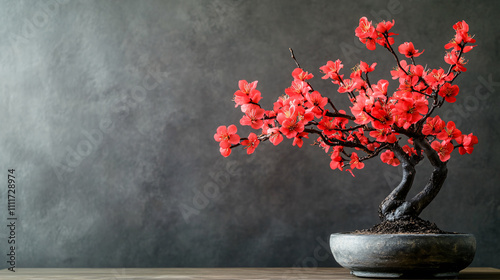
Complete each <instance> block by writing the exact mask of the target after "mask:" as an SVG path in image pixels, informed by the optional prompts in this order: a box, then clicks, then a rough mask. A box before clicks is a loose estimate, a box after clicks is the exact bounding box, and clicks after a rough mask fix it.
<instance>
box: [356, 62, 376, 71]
mask: <svg viewBox="0 0 500 280" xmlns="http://www.w3.org/2000/svg"><path fill="white" fill-rule="evenodd" d="M375 66H377V63H376V62H374V63H372V64H371V65H368V63H366V62H364V61H360V62H359V68H360V69H361V71H363V72H364V73H369V72H373V71H374V70H375Z"/></svg>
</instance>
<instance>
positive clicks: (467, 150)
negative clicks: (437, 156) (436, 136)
mask: <svg viewBox="0 0 500 280" xmlns="http://www.w3.org/2000/svg"><path fill="white" fill-rule="evenodd" d="M456 140H457V143H458V144H460V146H459V148H458V152H459V153H460V154H461V155H464V154H471V153H472V151H474V145H476V144H477V143H478V142H479V141H478V139H477V136H475V135H473V134H472V133H470V134H468V135H462V136H460V137H458V138H457V139H456Z"/></svg>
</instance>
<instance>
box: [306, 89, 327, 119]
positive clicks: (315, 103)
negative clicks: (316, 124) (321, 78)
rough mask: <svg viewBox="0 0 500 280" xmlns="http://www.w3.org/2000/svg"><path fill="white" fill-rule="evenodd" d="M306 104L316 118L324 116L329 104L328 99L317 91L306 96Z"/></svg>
mask: <svg viewBox="0 0 500 280" xmlns="http://www.w3.org/2000/svg"><path fill="white" fill-rule="evenodd" d="M306 100H307V101H306V103H305V104H304V106H306V107H308V108H309V109H310V110H311V112H312V113H314V116H315V117H317V118H320V117H321V116H322V115H323V109H324V108H325V106H326V104H328V98H326V97H323V96H321V94H320V93H319V92H317V91H313V92H311V93H309V94H306Z"/></svg>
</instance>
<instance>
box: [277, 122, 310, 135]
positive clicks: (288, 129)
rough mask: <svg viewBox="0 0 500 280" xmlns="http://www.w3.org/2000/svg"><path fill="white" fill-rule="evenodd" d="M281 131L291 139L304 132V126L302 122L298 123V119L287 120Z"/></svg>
mask: <svg viewBox="0 0 500 280" xmlns="http://www.w3.org/2000/svg"><path fill="white" fill-rule="evenodd" d="M280 131H281V133H283V134H284V135H285V136H286V137H287V138H288V139H291V138H294V137H295V136H297V134H299V133H301V132H302V131H304V124H303V123H302V122H298V121H297V119H292V118H290V119H285V120H284V121H283V123H282V124H281V127H280Z"/></svg>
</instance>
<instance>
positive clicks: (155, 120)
mask: <svg viewBox="0 0 500 280" xmlns="http://www.w3.org/2000/svg"><path fill="white" fill-rule="evenodd" d="M351 2H353V1H351ZM499 12H500V9H499V2H498V1H474V2H469V1H453V2H451V1H446V2H445V1H441V2H435V1H425V2H420V1H418V2H417V1H411V2H404V3H403V2H399V1H394V0H392V1H377V2H376V3H375V2H374V1H357V2H355V3H347V1H345V2H339V1H309V2H307V1H272V2H271V1H61V0H52V1H1V2H0V34H1V38H2V40H1V41H0V86H1V100H0V118H1V119H2V122H1V124H0V127H1V129H0V155H1V157H0V167H1V169H0V176H1V177H2V178H6V177H7V169H8V168H15V169H16V171H15V172H16V177H17V188H16V190H17V192H16V213H15V214H16V217H17V218H18V220H17V224H16V225H17V227H16V245H17V247H16V256H17V266H18V267H173V266H181V267H183V266H197V267H198V266H199V267H209V266H315V265H320V266H334V265H336V264H335V262H334V260H333V258H332V257H327V256H326V255H325V254H326V253H327V251H326V249H325V244H326V242H327V240H328V236H329V234H330V233H332V232H339V231H349V230H354V229H360V228H366V227H369V226H371V225H373V224H375V223H376V222H377V214H376V211H377V206H378V203H379V202H380V201H381V200H382V199H383V197H384V196H385V195H387V193H388V192H389V191H390V188H391V186H393V184H394V183H395V182H396V181H397V180H398V176H400V175H399V169H398V168H391V167H390V166H387V165H385V164H383V163H381V162H380V161H379V160H377V159H375V160H372V161H371V162H367V164H366V168H365V170H363V171H360V172H356V174H357V176H356V178H352V177H351V175H349V174H348V173H341V172H338V171H332V170H330V168H329V158H328V156H326V155H325V154H324V153H323V152H322V151H320V150H319V149H317V148H315V147H310V146H309V145H305V146H304V148H302V149H298V148H297V147H292V146H291V141H286V140H285V143H283V144H281V145H280V146H278V147H274V146H272V145H270V144H269V143H264V144H261V146H259V148H258V149H257V151H256V152H255V153H254V154H253V155H251V156H247V155H246V154H245V153H244V151H242V150H238V151H234V152H233V154H232V155H231V156H230V157H229V158H227V159H224V158H222V157H221V156H220V154H219V152H218V146H217V143H215V142H214V140H213V134H214V133H215V129H216V128H217V126H218V125H221V124H225V125H228V124H231V123H238V121H239V118H240V116H241V112H240V111H239V109H235V108H234V105H233V102H232V101H231V98H232V94H233V93H234V91H235V90H236V89H237V82H238V80H240V79H246V80H248V81H253V80H259V89H260V90H261V91H262V94H263V96H264V99H263V101H262V103H263V104H264V105H265V106H267V107H268V108H269V107H270V106H271V104H272V102H273V101H274V100H275V99H276V98H277V97H278V96H279V95H281V94H282V92H283V90H284V88H286V87H288V85H289V83H290V81H291V80H290V78H291V76H290V73H291V71H292V70H293V68H294V63H293V61H292V60H291V59H290V57H289V53H288V48H289V47H292V48H294V50H295V53H296V55H297V57H298V59H299V60H300V62H301V64H302V66H303V67H304V68H305V69H307V70H309V71H310V72H312V73H313V74H315V75H316V79H315V80H314V81H313V84H314V86H315V89H317V90H319V91H320V92H322V93H324V94H326V95H328V96H331V97H332V98H333V99H334V101H335V102H337V103H338V106H339V107H343V108H347V107H346V106H347V103H346V101H345V100H343V99H342V98H341V96H339V95H338V94H337V93H336V89H335V87H333V86H332V85H331V83H329V82H326V81H323V80H321V79H320V78H319V77H320V76H321V75H320V73H319V69H318V68H319V67H320V66H321V65H323V64H324V63H325V62H326V61H327V60H333V59H337V58H340V59H341V60H343V61H344V64H345V68H346V69H350V68H351V67H352V66H353V65H354V64H355V63H357V62H359V60H360V59H361V58H363V60H365V61H368V62H373V61H378V62H379V66H377V67H378V68H377V69H378V73H377V74H375V76H376V75H379V77H382V76H383V75H387V72H384V71H387V70H388V69H391V68H392V65H393V62H392V59H391V58H390V57H389V55H388V54H387V53H386V52H385V51H384V50H383V49H381V48H378V49H377V51H375V52H369V51H368V50H366V49H365V48H363V47H362V46H361V47H360V46H359V43H358V42H357V41H356V39H355V38H354V28H355V27H356V25H357V22H358V19H359V18H360V17H361V16H363V15H366V16H368V17H370V18H371V19H374V20H375V21H377V20H378V19H389V18H394V19H395V20H396V27H395V32H396V33H400V34H401V35H400V36H397V37H396V40H397V42H398V43H401V42H404V41H409V40H411V41H413V42H414V43H415V45H416V46H417V48H418V49H425V52H424V54H423V55H422V56H421V57H419V58H418V60H419V61H421V62H423V61H426V62H424V64H428V65H429V66H430V67H434V68H436V67H446V65H445V64H444V62H443V59H442V58H443V55H444V49H443V45H444V44H445V43H447V41H448V40H449V39H450V38H451V36H452V35H453V34H454V33H453V32H454V31H453V30H452V28H451V26H452V25H453V24H454V23H455V22H457V21H459V20H462V19H464V20H466V21H467V22H468V23H469V24H470V28H471V33H473V34H476V38H477V40H478V47H477V49H475V50H474V51H473V52H471V53H470V54H468V55H467V58H468V59H470V62H469V64H468V65H467V66H468V72H467V73H465V74H464V75H463V76H462V77H460V78H459V79H458V83H459V85H460V86H461V93H460V98H459V100H458V101H457V102H456V103H455V104H453V105H452V106H447V107H446V108H443V109H444V110H443V114H444V113H446V115H447V118H448V120H454V121H455V122H456V123H458V124H459V125H460V129H462V130H463V131H464V132H474V134H476V135H478V137H479V139H480V140H479V141H480V144H479V145H477V148H476V150H475V152H474V153H473V154H472V155H466V156H459V155H458V153H457V152H455V153H454V155H453V157H452V160H451V162H450V163H449V167H450V173H449V178H448V180H447V182H446V184H445V186H444V189H443V190H442V192H441V193H440V194H439V196H438V197H437V198H436V200H435V201H434V202H433V204H431V206H430V207H429V208H428V209H427V210H425V211H424V213H423V215H422V216H423V218H426V219H430V220H432V221H434V222H436V223H437V224H438V225H439V226H440V227H441V228H443V229H445V230H451V231H460V232H470V233H474V234H475V235H476V237H477V240H478V251H477V256H476V259H475V261H474V263H473V265H475V266H496V267H500V255H499V253H498V252H499V250H500V245H499V244H500V243H499V242H498V236H499V235H500V188H499V186H498V182H499V175H498V174H499V173H498V170H497V169H498V167H499V163H500V162H499V148H498V145H497V143H498V138H499V137H500V131H499V129H498V125H497V122H498V121H499V113H498V108H499V101H500V97H499V95H498V92H499V91H500V71H499V70H498V69H499V68H498V61H499V51H498V50H499V47H498V46H499V43H500V41H499V40H500V37H499V35H498V34H499V29H498V24H497V18H498V13H499ZM447 105H449V104H447ZM240 131H242V132H243V133H242V134H245V133H248V132H249V130H248V129H245V128H241V127H240ZM419 167H420V168H421V172H420V175H421V177H419V178H418V182H417V185H422V184H423V183H424V182H425V181H426V176H427V174H429V166H427V165H425V164H423V165H422V166H419ZM0 186H1V192H0V218H1V224H7V210H6V209H7V182H6V179H4V182H3V183H0ZM214 192H215V193H214ZM203 193H206V194H208V198H207V196H206V194H203ZM182 209H183V210H182ZM182 211H188V212H185V213H184V215H183V214H182ZM0 234H1V236H0V248H1V249H0V252H5V251H7V248H8V245H9V244H8V243H7V240H8V236H9V235H10V233H9V232H8V230H7V227H6V226H2V227H1V230H0ZM6 258H7V256H6V254H4V253H2V257H0V259H1V260H2V261H1V265H0V266H1V267H6V265H7V264H6V262H5V261H6Z"/></svg>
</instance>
